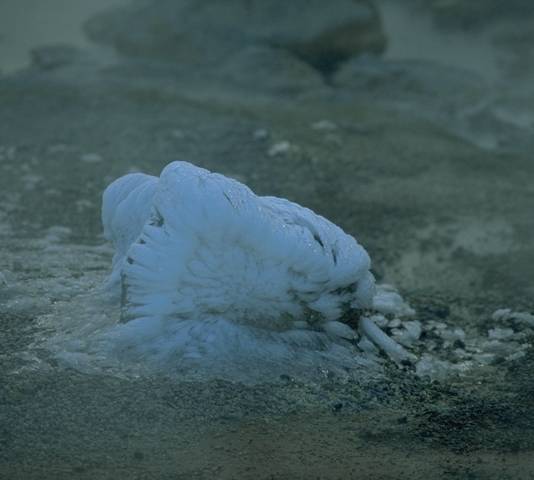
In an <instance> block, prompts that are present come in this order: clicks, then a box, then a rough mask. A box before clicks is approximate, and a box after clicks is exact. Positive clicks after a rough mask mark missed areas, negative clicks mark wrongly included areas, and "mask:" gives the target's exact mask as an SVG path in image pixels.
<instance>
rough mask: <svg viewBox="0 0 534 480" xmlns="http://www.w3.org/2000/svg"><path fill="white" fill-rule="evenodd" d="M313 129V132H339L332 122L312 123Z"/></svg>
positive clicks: (320, 121)
mask: <svg viewBox="0 0 534 480" xmlns="http://www.w3.org/2000/svg"><path fill="white" fill-rule="evenodd" d="M311 128H313V130H322V131H327V132H330V131H332V130H337V128H338V127H337V125H336V124H335V123H334V122H332V121H330V120H319V121H318V122H315V123H312V125H311Z"/></svg>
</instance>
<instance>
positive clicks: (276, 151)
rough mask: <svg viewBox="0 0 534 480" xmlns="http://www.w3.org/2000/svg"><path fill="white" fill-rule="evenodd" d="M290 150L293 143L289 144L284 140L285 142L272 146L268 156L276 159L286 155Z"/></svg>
mask: <svg viewBox="0 0 534 480" xmlns="http://www.w3.org/2000/svg"><path fill="white" fill-rule="evenodd" d="M290 150H291V143H289V142H288V141H287V140H284V141H283V142H278V143H275V144H274V145H273V146H271V148H269V151H268V152H267V154H268V155H269V157H275V156H277V155H285V154H286V153H288V152H289V151H290Z"/></svg>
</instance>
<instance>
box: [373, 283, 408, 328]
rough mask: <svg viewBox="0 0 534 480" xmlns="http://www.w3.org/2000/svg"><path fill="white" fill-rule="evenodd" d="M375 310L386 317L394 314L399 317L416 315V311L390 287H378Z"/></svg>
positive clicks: (374, 301)
mask: <svg viewBox="0 0 534 480" xmlns="http://www.w3.org/2000/svg"><path fill="white" fill-rule="evenodd" d="M373 310H376V311H377V312H380V313H382V314H385V315H387V314H394V315H397V316H399V317H404V316H411V315H414V314H415V310H413V308H411V307H410V305H408V303H406V302H405V301H404V299H403V298H402V297H401V296H400V295H399V294H398V293H397V291H396V290H395V289H394V288H393V287H391V286H390V285H378V286H377V291H376V294H375V296H374V298H373ZM390 328H392V327H391V325H390Z"/></svg>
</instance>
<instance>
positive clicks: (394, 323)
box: [388, 318, 402, 328]
mask: <svg viewBox="0 0 534 480" xmlns="http://www.w3.org/2000/svg"><path fill="white" fill-rule="evenodd" d="M401 324H402V322H401V320H400V318H394V319H393V320H391V321H390V322H389V323H388V328H399V327H400V326H401Z"/></svg>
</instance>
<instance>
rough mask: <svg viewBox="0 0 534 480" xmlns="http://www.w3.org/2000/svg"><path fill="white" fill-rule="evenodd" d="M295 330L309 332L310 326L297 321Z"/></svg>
mask: <svg viewBox="0 0 534 480" xmlns="http://www.w3.org/2000/svg"><path fill="white" fill-rule="evenodd" d="M293 328H294V329H296V330H308V329H309V328H310V325H309V324H308V322H305V321H304V320H297V321H295V322H293Z"/></svg>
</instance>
